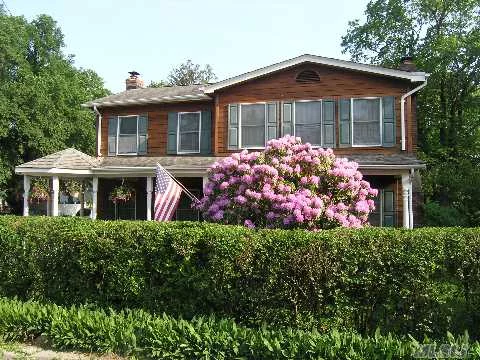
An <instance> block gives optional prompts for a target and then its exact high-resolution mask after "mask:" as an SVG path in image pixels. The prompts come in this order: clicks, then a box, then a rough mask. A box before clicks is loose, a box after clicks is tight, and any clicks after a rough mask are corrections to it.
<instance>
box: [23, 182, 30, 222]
mask: <svg viewBox="0 0 480 360" xmlns="http://www.w3.org/2000/svg"><path fill="white" fill-rule="evenodd" d="M29 196H30V176H28V175H23V216H28V213H29V210H30V208H29V204H28V198H29Z"/></svg>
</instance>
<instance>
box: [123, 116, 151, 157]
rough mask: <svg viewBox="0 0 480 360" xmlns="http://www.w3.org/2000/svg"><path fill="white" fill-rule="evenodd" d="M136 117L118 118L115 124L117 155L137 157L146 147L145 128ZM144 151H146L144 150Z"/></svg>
mask: <svg viewBox="0 0 480 360" xmlns="http://www.w3.org/2000/svg"><path fill="white" fill-rule="evenodd" d="M145 126H146V125H144V122H140V121H139V116H138V115H128V116H119V117H118V123H117V144H116V150H117V151H116V153H117V155H137V154H138V153H140V152H142V150H143V148H144V147H146V130H147V129H146V128H145V129H143V127H145ZM145 150H146V149H145Z"/></svg>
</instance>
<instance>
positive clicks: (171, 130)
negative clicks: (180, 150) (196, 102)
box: [167, 112, 178, 154]
mask: <svg viewBox="0 0 480 360" xmlns="http://www.w3.org/2000/svg"><path fill="white" fill-rule="evenodd" d="M177 128H178V112H169V113H168V126H167V154H176V153H177Z"/></svg>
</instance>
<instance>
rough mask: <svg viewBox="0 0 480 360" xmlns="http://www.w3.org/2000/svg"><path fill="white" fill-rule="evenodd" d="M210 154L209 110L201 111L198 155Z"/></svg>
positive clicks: (210, 116)
mask: <svg viewBox="0 0 480 360" xmlns="http://www.w3.org/2000/svg"><path fill="white" fill-rule="evenodd" d="M211 153H212V112H211V111H210V110H204V111H202V120H201V129H200V154H203V155H208V154H211Z"/></svg>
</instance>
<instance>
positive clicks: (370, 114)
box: [351, 98, 382, 146]
mask: <svg viewBox="0 0 480 360" xmlns="http://www.w3.org/2000/svg"><path fill="white" fill-rule="evenodd" d="M351 101H352V106H351V109H352V145H353V146H381V145H382V116H381V114H382V99H381V98H360V99H352V100H351Z"/></svg>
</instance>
